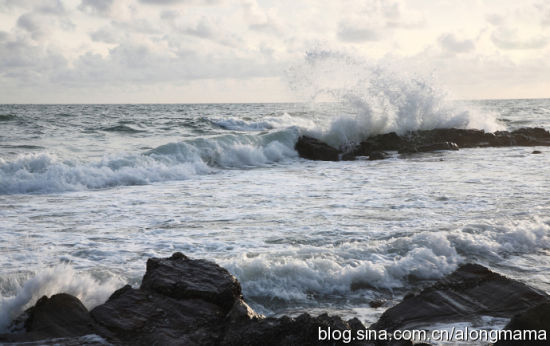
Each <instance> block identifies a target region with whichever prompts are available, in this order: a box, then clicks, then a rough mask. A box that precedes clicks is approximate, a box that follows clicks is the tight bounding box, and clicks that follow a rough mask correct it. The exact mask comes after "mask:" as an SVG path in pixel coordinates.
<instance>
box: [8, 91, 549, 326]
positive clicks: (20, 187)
mask: <svg viewBox="0 0 550 346" xmlns="http://www.w3.org/2000/svg"><path fill="white" fill-rule="evenodd" d="M409 96H410V97H407V98H406V99H403V100H401V101H399V102H393V103H392V102H390V103H384V102H380V103H378V104H376V105H373V103H368V102H364V101H365V100H349V99H348V100H347V101H346V102H344V103H340V102H339V103H331V102H326V103H299V104H196V105H192V104H165V105H163V104H158V105H154V104H151V105H149V104H134V105H93V104H92V105H79V104H75V105H0V220H1V222H0V329H2V328H5V327H6V326H7V324H8V323H9V321H11V319H13V318H14V317H16V316H17V315H18V314H19V313H21V312H22V311H23V310H24V309H25V308H27V307H29V306H31V305H33V304H34V303H35V302H36V300H37V299H38V298H39V297H41V296H42V295H44V294H46V295H50V294H53V293H58V292H67V293H71V294H73V295H76V296H77V297H79V298H80V299H81V300H82V301H83V302H84V304H85V305H86V306H87V307H88V308H92V307H94V306H95V305H98V304H101V303H102V302H104V301H105V300H106V299H107V298H108V296H109V295H110V294H111V293H112V292H113V291H114V290H115V289H117V288H120V287H121V286H123V285H124V284H126V283H129V284H131V285H139V283H140V280H141V277H142V275H143V274H144V272H145V262H146V260H147V259H148V258H149V257H153V256H155V257H166V256H170V255H171V254H172V253H173V252H175V251H181V252H183V253H184V254H186V255H188V256H190V257H193V258H205V259H209V260H212V261H215V262H216V263H218V264H220V265H222V266H224V267H226V268H227V269H228V270H229V271H230V272H231V273H232V274H234V275H235V276H236V277H237V278H238V279H239V281H240V282H241V284H242V286H243V292H244V297H245V299H246V300H247V301H248V302H249V303H250V305H251V306H252V307H253V308H254V309H255V310H256V311H258V312H260V313H263V314H265V315H269V316H280V315H282V314H291V315H294V314H298V313H300V312H303V311H308V312H310V313H313V314H315V313H316V312H319V313H320V312H325V311H326V312H329V313H331V314H339V315H342V316H345V317H348V318H349V317H358V318H360V319H361V320H362V321H363V322H364V323H365V324H367V325H368V324H370V323H373V322H374V321H376V319H377V318H378V316H379V315H380V314H381V313H382V312H383V311H384V310H385V309H386V308H387V307H389V306H391V305H392V304H394V303H396V302H398V301H399V300H400V299H402V298H403V296H404V295H405V294H406V293H407V292H409V291H414V290H417V289H420V288H422V287H425V286H428V285H429V284H430V283H433V282H434V280H437V279H439V278H441V277H443V276H444V275H446V274H449V273H451V272H452V271H453V270H454V269H456V268H457V266H458V265H460V264H461V263H466V262H475V263H480V264H482V265H485V266H487V267H489V268H491V269H493V270H495V271H497V272H499V273H502V274H505V275H507V276H509V277H511V278H514V279H517V280H520V281H522V282H525V283H527V284H528V285H531V286H534V287H537V288H539V289H541V290H543V291H546V292H547V293H550V256H549V255H550V184H549V182H550V152H549V151H548V149H547V148H532V147H531V148H529V147H506V148H476V149H461V150H459V151H449V152H433V153H422V154H414V155H407V156H401V155H399V154H397V153H391V157H390V158H389V159H386V160H381V161H367V160H356V161H346V162H343V161H342V162H318V161H308V160H305V159H301V158H299V157H298V155H297V153H296V152H295V150H294V144H295V143H296V141H297V139H298V138H299V136H300V135H302V134H307V135H312V136H316V137H318V138H322V139H323V140H325V141H327V142H329V143H331V144H332V145H334V146H349V145H353V143H357V142H358V141H359V140H361V139H362V138H365V137H366V136H368V135H373V134H377V133H385V132H390V131H396V132H398V133H401V134H402V133H406V132H407V131H411V130H416V129H428V128H436V127H463V128H464V127H468V128H472V127H473V128H482V129H485V130H487V131H495V130H504V129H507V130H513V129H517V128H520V127H537V126H538V127H544V128H546V129H550V100H547V99H537V100H487V101H460V102H459V101H455V102H448V103H446V104H445V105H444V106H442V105H441V104H439V103H437V102H431V101H430V102H428V101H427V100H432V99H431V98H429V97H419V95H418V94H414V95H413V94H411V95H409ZM432 101H433V100H432ZM535 149H538V150H540V151H542V154H540V155H533V154H531V152H532V151H533V150H535ZM372 302H381V303H383V307H379V308H375V307H371V303H372ZM374 305H376V304H374ZM469 322H471V323H472V324H473V325H476V324H477V325H479V324H480V323H485V324H487V323H489V324H491V323H492V324H493V325H494V326H502V325H504V324H505V323H506V321H489V322H488V321H486V320H481V321H469Z"/></svg>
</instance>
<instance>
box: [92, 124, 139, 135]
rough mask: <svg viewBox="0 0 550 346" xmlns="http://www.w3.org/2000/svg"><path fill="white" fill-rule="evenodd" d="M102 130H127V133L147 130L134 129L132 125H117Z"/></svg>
mask: <svg viewBox="0 0 550 346" xmlns="http://www.w3.org/2000/svg"><path fill="white" fill-rule="evenodd" d="M101 130H102V131H107V132H127V133H139V132H145V131H144V130H138V129H134V128H133V127H130V126H127V125H116V126H111V127H104V128H102V129H101Z"/></svg>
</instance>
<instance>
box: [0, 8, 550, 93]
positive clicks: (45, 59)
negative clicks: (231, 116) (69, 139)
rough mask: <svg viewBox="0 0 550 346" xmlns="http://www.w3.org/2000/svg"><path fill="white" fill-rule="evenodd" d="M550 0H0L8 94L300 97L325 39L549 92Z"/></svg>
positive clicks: (338, 47)
mask: <svg viewBox="0 0 550 346" xmlns="http://www.w3.org/2000/svg"><path fill="white" fill-rule="evenodd" d="M549 43H550V2H549V1H547V0H534V1H529V0H525V1H521V2H520V1H517V0H498V1H495V0H462V1H455V0H408V1H405V0H353V1H351V0H330V1H329V0H41V1H39V0H0V103H126V102H147V103H149V102H151V103H155V102H281V101H299V100H300V99H299V98H300V97H299V96H297V94H296V93H295V91H293V90H292V88H289V82H288V71H289V70H292V69H296V68H299V66H301V64H303V61H304V59H305V57H306V56H307V54H308V52H311V51H319V50H330V51H333V52H341V54H345V55H348V56H353V57H354V59H364V60H365V61H369V62H372V63H376V62H380V63H382V62H385V61H395V62H398V63H399V66H401V67H402V68H403V69H408V68H411V69H412V68H413V66H417V65H418V64H424V65H425V66H428V67H429V69H430V70H431V71H432V72H433V73H434V74H435V75H436V76H437V78H438V81H439V82H440V83H441V84H442V85H445V87H446V88H447V89H448V90H449V91H450V92H451V94H452V95H453V97H455V98H459V99H482V98H535V97H550V44H549Z"/></svg>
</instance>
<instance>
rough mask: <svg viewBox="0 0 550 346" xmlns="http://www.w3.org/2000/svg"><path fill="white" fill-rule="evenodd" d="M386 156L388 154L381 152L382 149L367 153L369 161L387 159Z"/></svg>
mask: <svg viewBox="0 0 550 346" xmlns="http://www.w3.org/2000/svg"><path fill="white" fill-rule="evenodd" d="M388 157H389V155H388V154H387V153H385V152H383V151H373V152H372V153H370V155H369V160H370V161H374V160H384V159H387V158H388Z"/></svg>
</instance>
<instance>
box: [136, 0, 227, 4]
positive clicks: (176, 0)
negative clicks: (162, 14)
mask: <svg viewBox="0 0 550 346" xmlns="http://www.w3.org/2000/svg"><path fill="white" fill-rule="evenodd" d="M139 2H141V3H144V4H152V5H177V4H188V5H216V4H219V3H220V2H222V0H139Z"/></svg>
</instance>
